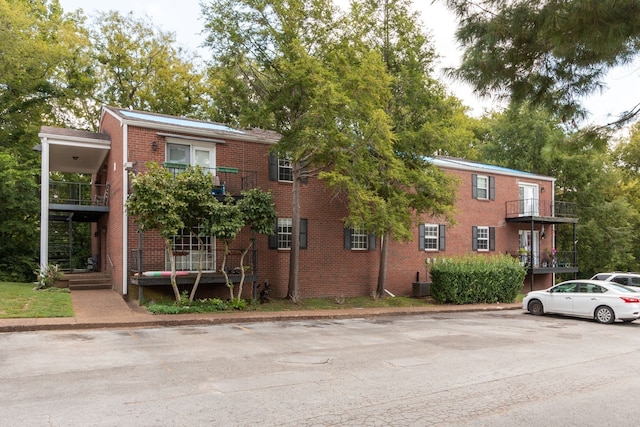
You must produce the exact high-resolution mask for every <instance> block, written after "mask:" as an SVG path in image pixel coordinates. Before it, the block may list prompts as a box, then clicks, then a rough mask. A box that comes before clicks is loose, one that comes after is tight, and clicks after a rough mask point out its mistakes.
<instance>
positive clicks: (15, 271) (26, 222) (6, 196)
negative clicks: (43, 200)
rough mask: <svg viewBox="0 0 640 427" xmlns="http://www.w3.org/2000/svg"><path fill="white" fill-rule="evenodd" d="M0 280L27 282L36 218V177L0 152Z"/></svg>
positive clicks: (31, 268)
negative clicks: (0, 203)
mask: <svg viewBox="0 0 640 427" xmlns="http://www.w3.org/2000/svg"><path fill="white" fill-rule="evenodd" d="M0 182H2V185H0V200H2V215H0V241H2V245H0V278H1V279H0V280H15V281H18V280H30V279H31V273H32V272H33V271H34V270H35V265H37V263H36V261H35V260H36V258H37V254H36V250H37V248H38V245H37V242H38V236H39V228H38V227H37V225H36V224H37V222H38V220H39V214H40V202H39V197H38V193H39V191H38V182H37V176H36V174H35V173H34V171H33V169H32V168H30V167H25V166H24V165H20V164H19V162H18V160H17V159H16V158H15V157H14V156H12V155H11V154H9V153H6V152H2V151H0Z"/></svg>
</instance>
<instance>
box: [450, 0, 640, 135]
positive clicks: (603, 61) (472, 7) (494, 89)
mask: <svg viewBox="0 0 640 427" xmlns="http://www.w3.org/2000/svg"><path fill="white" fill-rule="evenodd" d="M446 3H447V5H448V6H449V8H450V9H451V10H453V11H454V12H455V13H456V15H457V17H458V20H459V23H460V26H459V28H458V30H457V32H456V37H457V39H458V42H459V43H460V44H461V45H462V47H463V48H464V54H463V58H462V64H461V65H460V67H459V68H457V69H455V70H450V72H451V74H452V75H453V76H456V77H458V78H460V79H462V80H464V81H467V82H469V83H471V85H472V86H473V88H474V89H475V91H476V92H478V93H479V94H482V95H494V96H497V97H502V98H509V99H510V100H511V101H513V102H522V101H528V102H531V103H532V104H534V105H542V106H544V107H545V108H547V109H549V110H550V111H555V112H556V113H557V114H558V115H559V116H564V117H565V118H566V119H573V118H574V117H583V116H584V114H585V113H586V111H585V110H584V107H583V106H582V104H581V101H582V99H583V98H584V96H586V95H589V94H591V93H593V92H594V91H597V90H599V89H601V88H602V87H603V78H604V77H605V75H606V73H607V72H608V71H609V70H610V69H611V68H612V67H615V66H617V65H621V64H626V63H628V62H630V61H632V60H633V59H634V58H637V56H638V51H639V49H638V48H639V47H640V46H639V43H640V2H638V1H637V0H569V1H556V0H542V1H541V0H515V1H505V0H480V1H471V0H446ZM621 108H623V109H624V110H623V111H621V114H620V118H619V120H618V121H617V122H616V123H617V124H622V123H625V122H627V121H628V120H629V119H632V118H633V117H635V116H636V115H637V114H638V113H640V103H637V104H635V105H627V106H621Z"/></svg>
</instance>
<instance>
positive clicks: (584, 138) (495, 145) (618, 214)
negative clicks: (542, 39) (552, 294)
mask: <svg viewBox="0 0 640 427" xmlns="http://www.w3.org/2000/svg"><path fill="white" fill-rule="evenodd" d="M483 129H484V133H483V139H482V143H481V145H480V147H479V149H478V151H479V153H480V154H481V159H482V160H483V161H485V162H487V163H492V164H497V165H500V166H505V167H509V168H514V169H518V170H524V171H530V172H534V173H539V174H542V175H549V176H554V177H556V183H555V200H559V201H565V202H572V203H575V204H576V206H577V208H578V217H579V222H578V225H577V227H576V232H577V236H574V235H573V229H572V228H571V227H564V226H557V228H556V245H557V248H558V250H568V249H569V248H573V246H574V240H575V239H576V238H577V240H578V255H579V265H580V270H581V274H582V275H584V276H588V277H590V276H591V275H593V273H595V272H598V271H601V270H605V269H607V270H611V269H613V270H616V269H625V270H626V269H630V268H631V267H632V266H633V265H634V260H633V256H632V255H631V254H633V253H634V237H633V236H635V235H636V233H635V232H634V230H635V227H636V224H637V210H634V209H633V208H632V206H631V205H630V204H629V201H628V199H627V195H626V194H625V192H624V191H623V190H621V189H620V180H621V175H620V173H619V172H618V171H616V170H615V169H614V168H612V167H611V166H612V160H611V156H610V153H609V151H608V147H607V139H606V138H605V137H603V135H602V134H600V133H597V132H591V131H589V130H585V131H582V132H571V133H567V132H566V129H563V124H562V122H561V120H559V119H556V118H555V117H554V116H553V115H552V114H549V113H548V112H546V111H544V110H543V109H542V108H540V107H532V106H530V105H513V104H512V105H511V106H510V107H509V109H507V110H506V111H504V112H502V113H494V114H493V115H492V116H491V117H487V118H485V119H483Z"/></svg>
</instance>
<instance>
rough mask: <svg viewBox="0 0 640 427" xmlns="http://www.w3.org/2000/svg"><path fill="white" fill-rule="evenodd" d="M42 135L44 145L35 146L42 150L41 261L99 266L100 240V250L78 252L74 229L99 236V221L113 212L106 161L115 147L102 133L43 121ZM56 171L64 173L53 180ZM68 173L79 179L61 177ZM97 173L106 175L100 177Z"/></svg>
mask: <svg viewBox="0 0 640 427" xmlns="http://www.w3.org/2000/svg"><path fill="white" fill-rule="evenodd" d="M38 136H39V137H40V144H38V145H37V146H36V147H35V149H36V150H38V151H40V152H41V153H42V154H41V157H42V165H41V182H40V184H41V185H40V196H41V212H40V265H41V266H46V265H49V264H51V263H52V262H53V263H56V264H59V265H60V267H61V268H62V269H63V270H65V271H68V272H73V271H74V270H76V271H78V270H87V271H88V270H90V271H97V269H98V268H99V265H100V256H99V252H100V250H99V248H100V244H99V243H98V246H97V249H96V250H95V251H92V252H96V253H89V254H79V253H77V252H76V251H74V247H75V246H76V245H74V243H75V242H74V231H75V232H76V233H77V232H78V229H79V228H80V229H81V230H82V231H81V233H82V234H83V238H84V239H92V238H93V236H98V238H99V237H100V234H101V233H96V232H95V230H96V229H97V226H96V225H95V224H97V223H98V222H99V221H101V219H103V218H104V217H105V216H107V215H108V214H109V184H108V183H107V182H106V178H105V177H106V164H105V160H106V158H107V156H108V154H109V151H110V149H111V141H110V138H109V137H108V136H107V135H105V134H102V133H94V132H86V131H78V130H73V129H63V128H54V127H48V126H43V127H42V128H41V129H40V133H39V134H38ZM101 171H102V172H104V173H102V174H101V173H100V172H101ZM54 172H58V173H59V174H58V179H52V173H54ZM63 174H76V175H75V176H76V177H78V178H76V179H69V180H67V179H59V178H60V177H61V176H63ZM98 176H102V177H103V178H102V181H101V182H99V181H98ZM65 178H66V177H65ZM78 181H80V182H78ZM80 224H85V225H84V226H81V225H80ZM92 224H94V225H92ZM84 234H87V235H86V236H84Z"/></svg>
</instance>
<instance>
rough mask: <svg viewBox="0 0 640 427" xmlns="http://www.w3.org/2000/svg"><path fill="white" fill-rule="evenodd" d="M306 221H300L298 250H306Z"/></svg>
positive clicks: (303, 219)
mask: <svg viewBox="0 0 640 427" xmlns="http://www.w3.org/2000/svg"><path fill="white" fill-rule="evenodd" d="M307 238H308V235H307V220H306V219H305V218H302V219H300V249H307Z"/></svg>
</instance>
